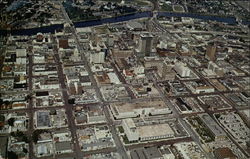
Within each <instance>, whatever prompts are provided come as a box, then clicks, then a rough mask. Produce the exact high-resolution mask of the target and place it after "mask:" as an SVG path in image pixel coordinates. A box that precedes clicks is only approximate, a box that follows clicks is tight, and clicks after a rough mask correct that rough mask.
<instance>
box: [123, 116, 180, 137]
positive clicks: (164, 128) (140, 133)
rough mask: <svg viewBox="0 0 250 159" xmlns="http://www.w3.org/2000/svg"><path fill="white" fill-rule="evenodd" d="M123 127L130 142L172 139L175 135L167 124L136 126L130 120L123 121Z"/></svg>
mask: <svg viewBox="0 0 250 159" xmlns="http://www.w3.org/2000/svg"><path fill="white" fill-rule="evenodd" d="M122 127H123V129H124V132H125V134H126V136H127V138H128V141H129V142H133V141H138V140H140V141H148V140H157V139H164V138H171V137H174V135H175V133H174V131H173V130H172V128H171V127H170V126H169V124H167V123H163V124H152V125H147V124H146V125H142V126H136V125H135V123H134V121H133V120H132V119H131V118H128V119H123V120H122Z"/></svg>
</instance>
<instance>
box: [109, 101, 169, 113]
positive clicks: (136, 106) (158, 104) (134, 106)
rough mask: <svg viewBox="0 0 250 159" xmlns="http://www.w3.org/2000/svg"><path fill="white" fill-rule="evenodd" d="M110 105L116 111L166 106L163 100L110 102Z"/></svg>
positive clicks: (162, 107)
mask: <svg viewBox="0 0 250 159" xmlns="http://www.w3.org/2000/svg"><path fill="white" fill-rule="evenodd" d="M111 107H115V108H116V109H117V110H118V112H131V111H133V110H135V109H143V108H154V109H164V108H167V106H166V104H165V103H164V102H163V101H144V102H135V103H112V104H111Z"/></svg>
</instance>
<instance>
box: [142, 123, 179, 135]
mask: <svg viewBox="0 0 250 159" xmlns="http://www.w3.org/2000/svg"><path fill="white" fill-rule="evenodd" d="M137 130H138V132H139V136H140V137H141V138H147V137H155V136H165V135H174V131H173V130H172V128H171V127H170V126H169V125H168V124H157V125H147V126H140V127H137Z"/></svg>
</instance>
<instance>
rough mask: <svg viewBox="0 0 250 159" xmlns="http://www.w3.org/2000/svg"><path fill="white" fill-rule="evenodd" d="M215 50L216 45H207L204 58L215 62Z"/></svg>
mask: <svg viewBox="0 0 250 159" xmlns="http://www.w3.org/2000/svg"><path fill="white" fill-rule="evenodd" d="M216 49H217V46H216V45H208V46H207V50H206V55H205V58H206V59H208V60H210V61H215V60H216Z"/></svg>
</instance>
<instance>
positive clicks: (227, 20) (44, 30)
mask: <svg viewBox="0 0 250 159" xmlns="http://www.w3.org/2000/svg"><path fill="white" fill-rule="evenodd" d="M157 14H158V15H157V16H165V17H190V18H194V19H201V20H204V21H208V20H211V21H218V22H223V23H227V24H231V25H235V24H237V23H238V22H237V21H236V19H235V18H234V17H220V16H209V15H197V14H190V13H171V12H158V13H157ZM152 16H153V13H152V12H150V11H148V12H139V13H134V14H128V15H123V16H118V17H112V18H104V19H100V20H90V21H82V22H75V23H74V25H75V27H76V28H78V27H90V26H97V25H102V24H107V23H117V22H124V21H128V20H133V19H139V18H146V17H152ZM242 23H243V24H245V25H249V24H250V22H249V21H243V22H242ZM58 29H63V24H56V25H50V26H45V27H38V28H31V29H19V30H0V35H7V34H11V35H35V34H37V33H39V32H41V33H49V32H51V33H54V32H55V30H58Z"/></svg>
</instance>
